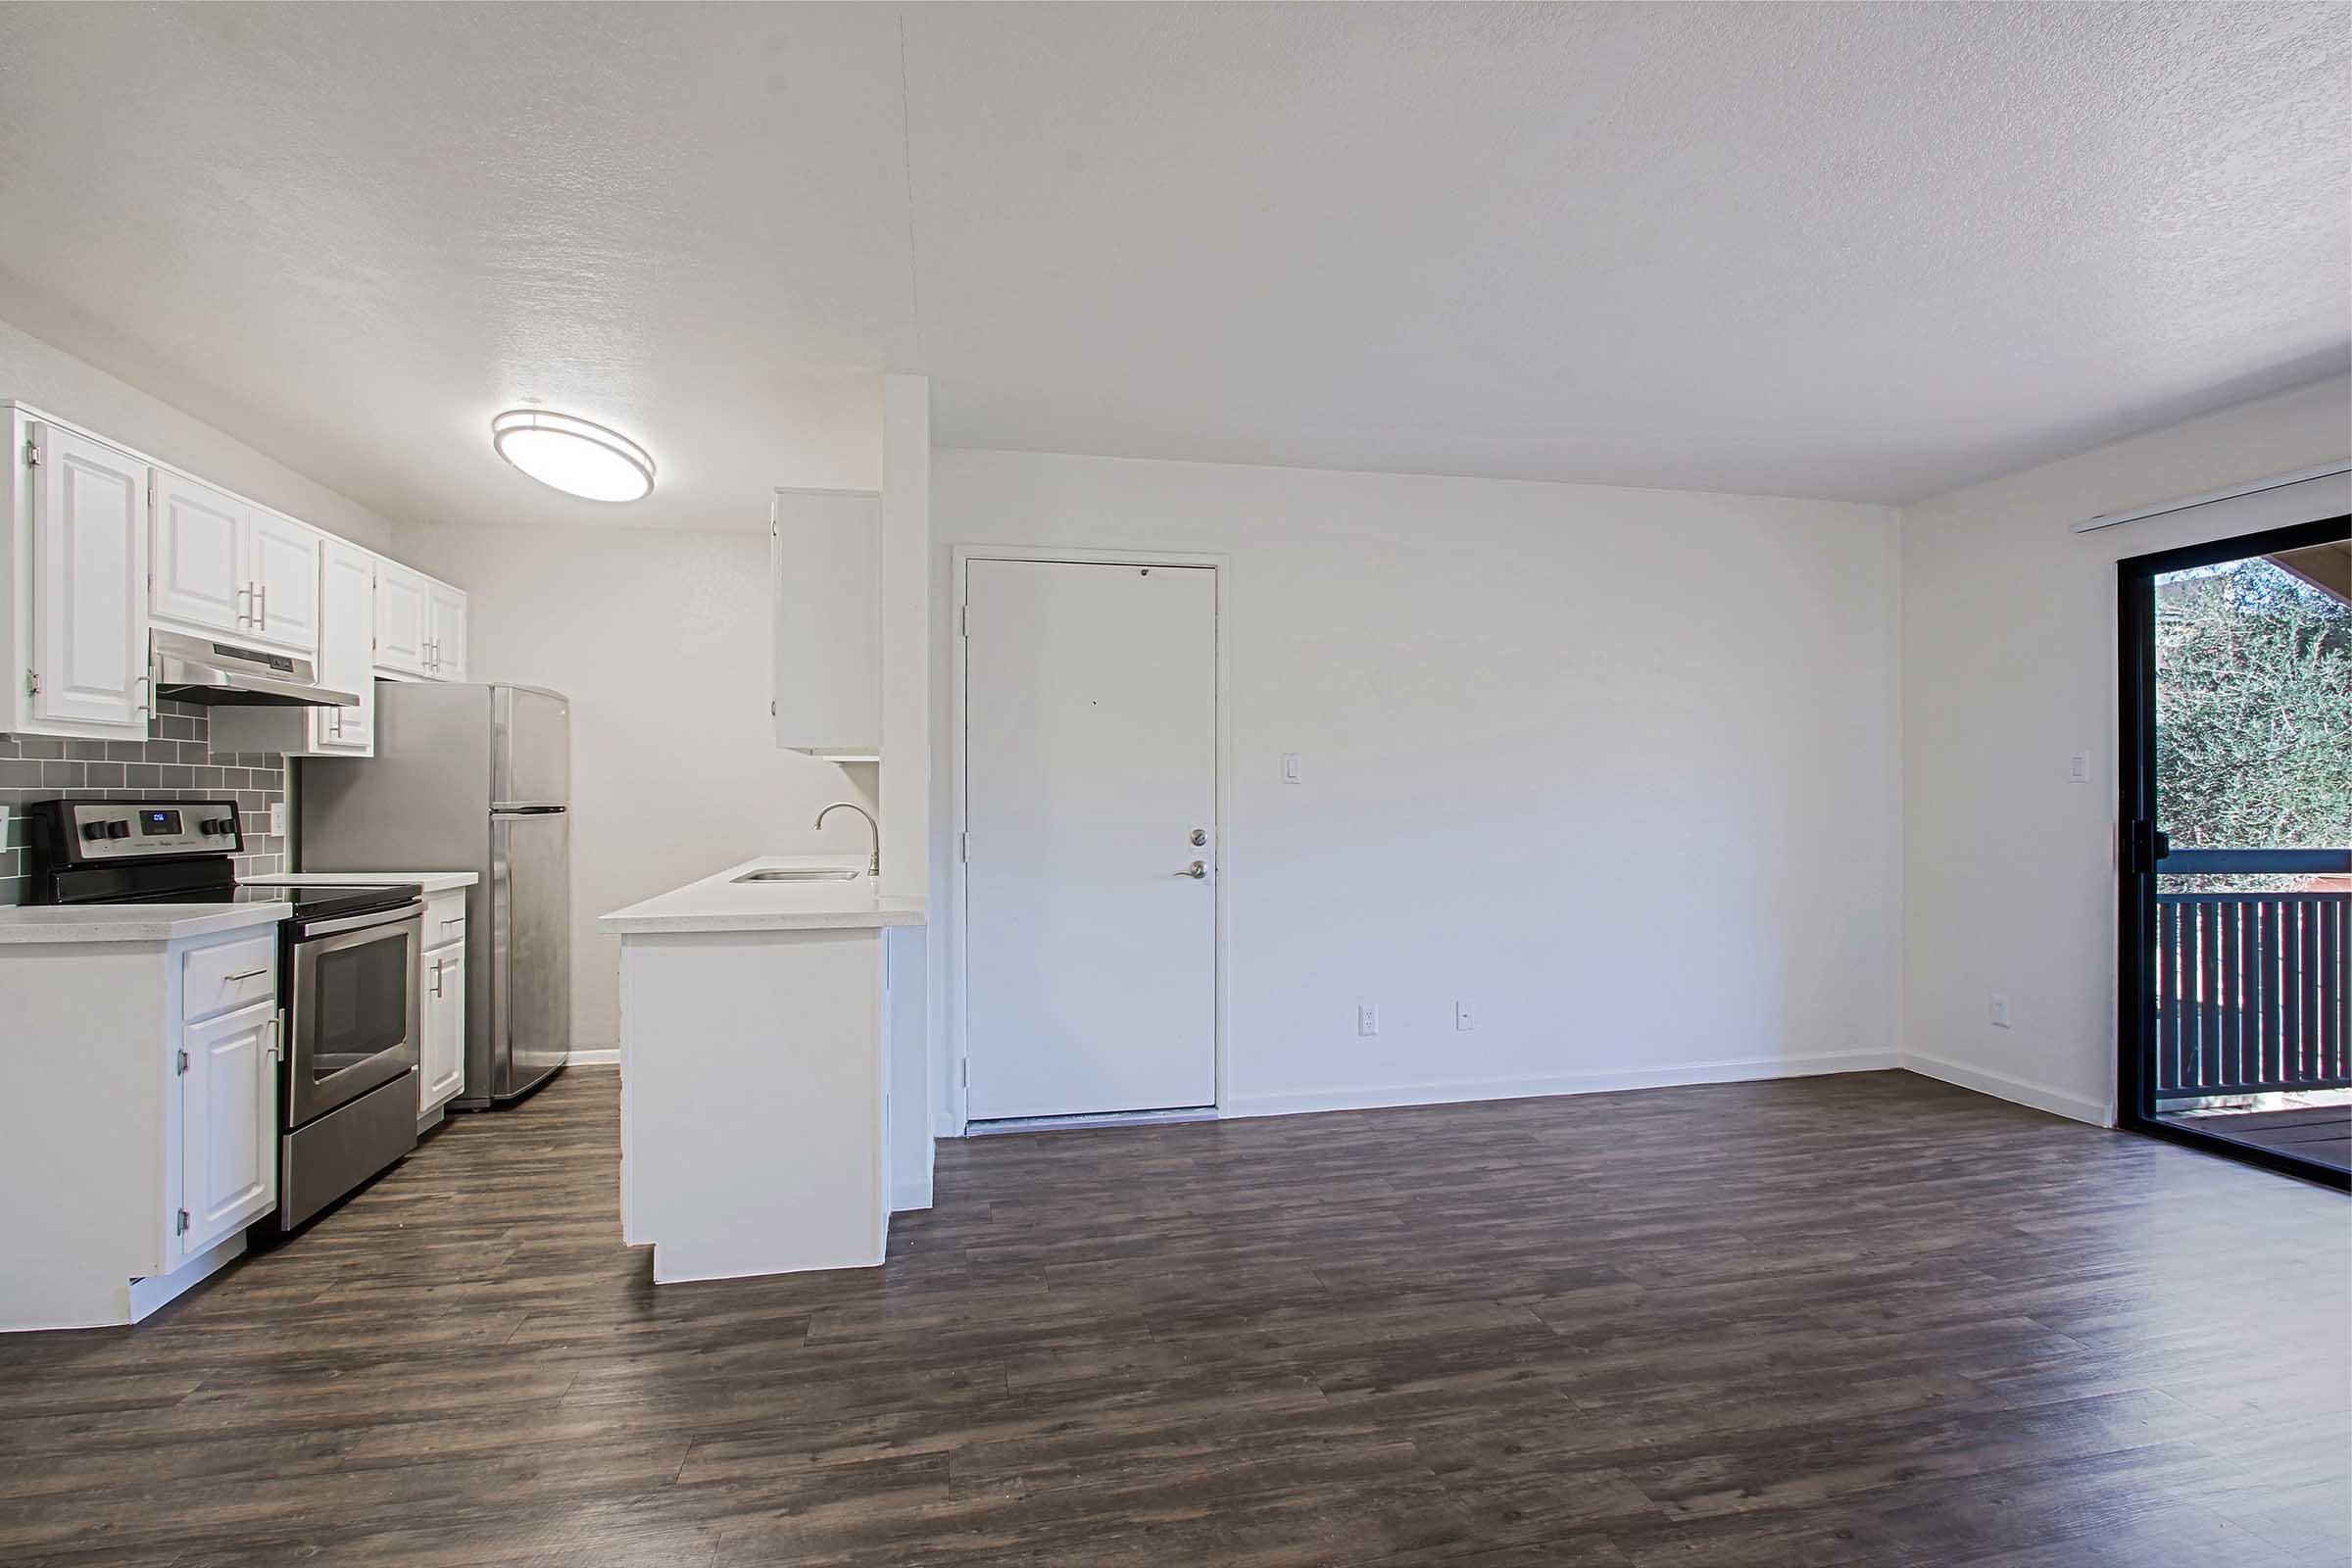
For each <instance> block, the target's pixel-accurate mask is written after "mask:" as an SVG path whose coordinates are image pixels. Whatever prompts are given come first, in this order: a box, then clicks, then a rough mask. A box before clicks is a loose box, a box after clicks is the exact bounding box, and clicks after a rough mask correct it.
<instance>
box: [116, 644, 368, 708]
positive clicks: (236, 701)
mask: <svg viewBox="0 0 2352 1568" xmlns="http://www.w3.org/2000/svg"><path fill="white" fill-rule="evenodd" d="M154 637H155V695H156V696H157V697H159V698H169V699H171V700H172V702H175V703H202V704H203V705H204V706H206V707H207V708H357V707H358V706H359V705H360V696H359V693H357V692H338V691H330V690H328V689H327V688H326V687H323V686H319V685H317V684H315V682H316V680H317V673H318V672H317V671H316V670H315V669H313V668H312V665H311V662H310V661H309V660H307V659H305V658H303V656H302V655H300V654H279V653H272V652H270V650H269V649H267V648H247V647H244V646H242V645H240V644H237V643H221V642H214V641H213V640H212V639H210V638H207V637H190V636H187V635H185V634H184V633H181V632H176V631H164V630H161V629H158V630H157V631H156V632H155V634H154Z"/></svg>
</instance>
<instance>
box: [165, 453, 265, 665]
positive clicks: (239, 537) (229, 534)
mask: <svg viewBox="0 0 2352 1568" xmlns="http://www.w3.org/2000/svg"><path fill="white" fill-rule="evenodd" d="M246 514H247V508H246V506H245V503H244V502H242V501H239V500H237V499H236V498H234V497H233V496H224V495H222V494H221V492H220V491H218V490H214V489H211V488H209V487H207V486H205V485H201V484H198V483H197V482H196V481H195V480H193V479H190V478H187V477H186V476H185V475H182V474H176V473H173V472H172V471H171V470H169V469H165V468H159V469H157V470H156V474H155V539H154V557H153V565H154V568H155V591H154V594H153V595H152V597H151V600H150V608H151V609H152V610H153V611H154V613H156V614H158V615H161V616H163V617H164V618H165V619H167V620H179V621H185V622H187V623H189V624H190V625H195V626H203V627H207V628H209V629H211V630H213V631H219V632H226V633H229V634H230V635H232V636H242V635H244V633H245V631H246V628H247V626H248V624H249V623H250V621H251V619H252V610H251V598H252V588H253V577H252V573H251V572H250V571H249V570H248V569H247V567H248V565H249V564H250V563H249V562H248V561H247V560H246V554H245V521H246Z"/></svg>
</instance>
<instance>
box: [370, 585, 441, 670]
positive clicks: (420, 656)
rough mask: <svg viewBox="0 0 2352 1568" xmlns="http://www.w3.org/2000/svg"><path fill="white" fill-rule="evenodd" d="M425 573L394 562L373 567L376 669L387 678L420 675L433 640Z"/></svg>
mask: <svg viewBox="0 0 2352 1568" xmlns="http://www.w3.org/2000/svg"><path fill="white" fill-rule="evenodd" d="M424 596H425V585H424V573H422V572H420V571H411V570H410V569H409V568H408V567H406V566H403V565H401V564H398V563H396V562H390V561H387V562H384V563H382V564H379V565H378V566H377V567H376V568H375V667H376V669H377V670H378V671H379V672H380V673H382V674H386V675H423V674H427V673H429V670H428V669H427V667H426V664H425V644H426V643H428V642H430V641H431V640H432V635H433V634H432V626H431V620H430V618H429V617H430V614H431V612H430V611H429V610H428V609H427V607H426V604H425V597H424Z"/></svg>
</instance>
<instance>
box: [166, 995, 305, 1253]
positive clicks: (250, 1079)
mask: <svg viewBox="0 0 2352 1568" xmlns="http://www.w3.org/2000/svg"><path fill="white" fill-rule="evenodd" d="M281 1027H282V1025H281V1022H280V1018H279V1014H278V1010H277V1003H276V1000H275V998H274V997H272V999H271V1000H270V1001H269V1002H264V1003H258V1004H256V1005H253V1006H250V1007H246V1008H244V1009H242V1010H240V1011H237V1012H232V1013H229V1014H227V1015H226V1016H224V1017H220V1018H213V1019H208V1020H207V1021H205V1022H203V1023H196V1024H189V1025H188V1026H187V1027H186V1029H185V1031H184V1032H183V1033H182V1034H181V1036H180V1043H179V1054H178V1057H177V1059H176V1065H177V1068H178V1078H179V1118H180V1133H179V1171H180V1176H179V1203H178V1205H177V1207H176V1210H175V1212H174V1213H173V1215H172V1228H173V1230H174V1232H175V1233H176V1237H177V1246H176V1248H175V1250H176V1252H177V1254H178V1256H179V1258H180V1259H181V1260H183V1261H184V1260H185V1259H187V1258H190V1257H194V1256H195V1255H197V1254H198V1253H199V1252H202V1251H203V1250H205V1249H206V1248H209V1247H211V1246H212V1245H213V1244H214V1243H215V1242H218V1241H219V1240H221V1238H222V1237H223V1236H226V1235H227V1234H228V1233H229V1232H230V1231H233V1230H239V1229H242V1228H243V1227H244V1226H245V1225H246V1224H247V1223H248V1222H249V1221H251V1220H252V1219H254V1218H255V1217H256V1216H258V1215H261V1214H266V1213H268V1212H269V1211H270V1209H272V1208H274V1207H275V1206H277V1062H278V1058H279V1057H280V1056H281V1055H282V1054H284V1048H283V1044H282V1042H281V1041H280V1039H279V1036H278V1031H279V1029H280V1028H281Z"/></svg>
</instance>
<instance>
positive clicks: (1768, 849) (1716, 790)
mask: <svg viewBox="0 0 2352 1568" xmlns="http://www.w3.org/2000/svg"><path fill="white" fill-rule="evenodd" d="M932 509H933V528H934V534H935V538H936V541H937V546H936V549H935V553H934V554H935V559H934V570H935V591H934V596H933V597H934V605H935V606H936V607H937V609H936V619H935V632H934V647H935V656H936V657H935V659H934V678H935V686H934V692H935V696H934V702H933V714H934V757H935V759H937V760H938V761H939V762H940V764H941V765H940V766H939V767H938V768H936V769H935V790H934V799H933V821H934V826H935V834H936V839H937V844H938V850H937V852H936V853H935V856H934V862H933V863H934V866H935V869H936V875H935V879H934V909H933V922H932V937H933V939H934V940H935V941H937V940H940V939H941V938H942V937H943V935H944V933H945V930H946V928H947V926H948V925H949V924H950V923H951V922H952V920H953V919H954V917H955V913H956V907H955V904H954V900H953V898H952V896H951V895H952V891H953V884H952V880H951V879H952V877H953V876H954V875H955V874H956V869H957V868H956V866H955V865H954V863H953V857H952V856H950V855H948V854H947V853H946V845H947V843H948V842H949V835H951V834H952V833H953V832H954V830H955V828H956V823H955V822H954V821H953V816H952V811H951V809H950V807H949V804H948V802H949V792H948V785H949V780H950V777H951V773H952V770H953V769H954V768H955V767H956V765H958V764H957V761H956V759H957V757H958V756H959V748H958V746H957V742H956V736H955V734H954V721H953V717H952V715H953V712H954V708H953V705H952V703H951V701H950V694H949V689H948V688H949V673H948V672H949V667H950V657H951V656H950V643H951V641H952V638H951V636H950V634H949V629H948V628H949V617H950V616H951V615H952V614H953V613H954V607H955V605H956V603H957V602H958V601H959V599H960V597H961V595H960V588H959V586H958V587H955V588H954V589H953V591H951V588H952V585H951V581H950V575H951V574H950V571H949V567H948V557H949V552H950V547H951V546H953V545H954V544H956V543H984V544H1010V545H1049V546H1050V545H1062V546H1068V547H1092V548H1102V549H1137V550H1152V549H1159V550H1169V551H1189V552H1222V553H1225V554H1227V555H1229V556H1230V558H1231V561H1232V569H1231V573H1230V580H1229V581H1228V583H1227V584H1226V594H1227V600H1226V602H1227V604H1228V605H1229V606H1230V607H1231V609H1230V613H1229V616H1228V619H1227V621H1226V625H1225V630H1226V631H1227V633H1228V634H1229V635H1230V637H1231V646H1232V655H1231V658H1232V674H1233V687H1232V690H1231V691H1230V693H1229V702H1230V706H1231V719H1232V731H1233V762H1234V768H1235V776H1234V779H1233V782H1232V790H1231V799H1232V809H1233V818H1232V820H1231V821H1229V822H1228V823H1227V824H1226V826H1225V836H1224V851H1225V853H1224V858H1223V873H1224V875H1225V877H1226V880H1227V889H1226V891H1227V896H1228V899H1229V907H1230V917H1231V932H1230V971H1229V974H1230V986H1231V1005H1230V1030H1231V1033H1230V1056H1231V1060H1230V1066H1231V1085H1232V1098H1231V1101H1230V1102H1229V1104H1228V1109H1229V1110H1239V1111H1252V1110H1258V1111H1271V1110H1284V1109H1300V1108H1313V1107H1316V1106H1323V1105H1332V1104H1372V1103H1409V1102H1415V1101H1432V1100H1447V1099H1468V1098H1480V1097H1485V1096H1492V1095H1507V1094H1519V1093H1558V1092H1565V1091H1571V1090H1578V1089H1593V1088H1608V1087H1618V1086H1629V1085H1637V1084H1648V1083H1658V1082H1673V1081H1683V1080H1691V1079H1709V1078H1719V1077H1750V1076H1762V1075H1766V1074H1772V1073H1778V1072H1788V1071H1803V1070H1826V1069H1835V1068H1838V1067H1847V1066H1888V1065H1892V1064H1893V1061H1894V1054H1895V1026H1896V1024H1895V987H1894V980H1895V964H1896V935H1895V918H1896V911H1897V905H1898V896H1899V895H1898V888H1897V883H1896V848H1897V828H1896V821H1895V814H1894V813H1895V805H1896V777H1895V768H1896V754H1895V732H1894V716H1893V700H1894V654H1895V619H1896V609H1897V607H1896V604H1895V602H1894V597H1893V596H1894V592H1895V586H1896V575H1895V556H1894V531H1893V515H1892V514H1891V512H1889V511H1888V510H1887V509H1884V508H1876V507H1862V506H1849V505H1841V504H1835V503H1815V502H1803V501H1784V500H1767V499H1756V498H1748V497H1737V496H1719V495H1701V494H1691V493H1677V492H1661V491H1638V490H1622V489H1606V488H1598V487H1590V486H1572V485H1553V484H1537V483H1520V482H1507V481H1492V480H1473V479H1448V478H1428V477H1415V476H1400V475H1386V474H1365V473H1345V472H1330V471H1312V470H1299V469H1280V468H1264V467H1242V466H1222V465H1208V464H1186V463H1162V462H1145V461H1130V460H1123V459H1101V458H1082V457H1065V456H1053V455H1041V454H1029V453H1012V452H982V451H955V450H943V451H941V452H938V453H936V454H935V456H934V464H933V490H932ZM1284 752H1298V753H1300V754H1301V755H1302V757H1303V760H1304V773H1305V780H1306V782H1305V783H1304V784H1302V785H1299V786H1285V785H1283V784H1282V783H1281V782H1280V781H1279V757H1280V755H1281V754H1282V753H1284ZM1457 997H1466V998H1470V999H1473V1000H1474V1001H1475V1002H1476V1003H1477V1005H1478V1009H1479V1026H1478V1029H1477V1030H1476V1031H1475V1032H1474V1033H1470V1034H1457V1033H1456V1032H1455V1031H1454V1028H1453V1022H1452V1009H1453V1001H1454V999H1455V998H1457ZM1359 1001H1369V1002H1378V1003H1379V1004H1380V1005H1381V1006H1382V1033H1381V1034H1380V1035H1379V1036H1378V1037H1377V1038H1373V1039H1359V1038H1358V1037H1357V1036H1356V1035H1355V1033H1354V1012H1353V1009H1354V1006H1355V1005H1356V1004H1357V1003H1358V1002H1359ZM954 1046H955V1042H953V1041H951V1047H952V1048H953V1047H954ZM955 1055H956V1052H955V1050H954V1049H951V1050H950V1051H949V1052H948V1053H946V1054H944V1056H945V1059H944V1060H943V1068H945V1070H943V1072H942V1075H941V1077H942V1086H941V1087H942V1093H943V1095H945V1094H946V1092H947V1088H946V1086H947V1080H949V1079H951V1078H952V1077H953V1076H954V1073H953V1067H952V1065H950V1064H952V1062H953V1061H954V1059H955Z"/></svg>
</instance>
